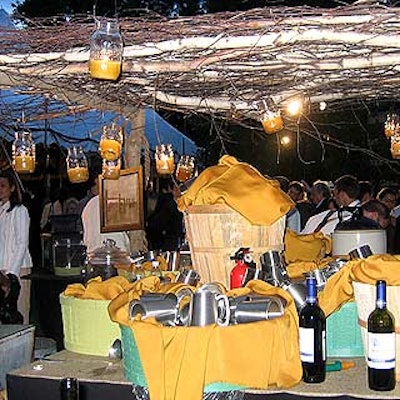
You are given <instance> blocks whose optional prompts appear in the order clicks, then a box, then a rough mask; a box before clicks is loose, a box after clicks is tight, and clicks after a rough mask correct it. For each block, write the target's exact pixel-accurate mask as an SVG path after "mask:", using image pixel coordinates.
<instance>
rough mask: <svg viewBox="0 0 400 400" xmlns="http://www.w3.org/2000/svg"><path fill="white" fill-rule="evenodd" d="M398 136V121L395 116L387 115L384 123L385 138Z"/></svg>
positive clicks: (399, 130) (399, 125)
mask: <svg viewBox="0 0 400 400" xmlns="http://www.w3.org/2000/svg"><path fill="white" fill-rule="evenodd" d="M396 134H400V120H399V116H398V115H397V114H394V113H393V114H388V115H387V116H386V121H385V136H386V137H387V138H390V137H392V136H394V135H396Z"/></svg>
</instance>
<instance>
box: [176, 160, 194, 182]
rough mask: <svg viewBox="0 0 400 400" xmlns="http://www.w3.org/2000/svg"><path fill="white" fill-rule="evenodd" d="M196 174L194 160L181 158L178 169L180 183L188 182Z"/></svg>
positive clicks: (177, 177) (177, 175)
mask: <svg viewBox="0 0 400 400" xmlns="http://www.w3.org/2000/svg"><path fill="white" fill-rule="evenodd" d="M193 173H194V158H193V157H191V156H187V155H183V156H181V158H180V160H179V162H178V165H177V167H176V179H177V181H178V182H181V183H183V182H186V181H187V180H188V179H190V178H191V177H192V176H193Z"/></svg>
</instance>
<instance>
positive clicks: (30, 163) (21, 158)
mask: <svg viewBox="0 0 400 400" xmlns="http://www.w3.org/2000/svg"><path fill="white" fill-rule="evenodd" d="M12 153H13V166H14V168H15V170H16V171H17V172H18V173H20V174H31V173H32V172H34V171H35V158H36V155H35V144H34V143H33V139H32V135H31V133H30V132H29V131H20V132H15V140H14V142H13V145H12Z"/></svg>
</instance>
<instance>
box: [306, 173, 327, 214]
mask: <svg viewBox="0 0 400 400" xmlns="http://www.w3.org/2000/svg"><path fill="white" fill-rule="evenodd" d="M330 198H331V189H330V188H329V185H328V183H327V182H324V181H320V180H318V181H315V182H314V183H313V185H312V188H311V195H310V199H311V201H312V203H313V204H314V207H315V208H314V215H315V214H319V213H320V212H322V211H326V210H328V209H329V199H330Z"/></svg>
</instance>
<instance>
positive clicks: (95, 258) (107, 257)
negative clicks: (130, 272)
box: [88, 239, 131, 265]
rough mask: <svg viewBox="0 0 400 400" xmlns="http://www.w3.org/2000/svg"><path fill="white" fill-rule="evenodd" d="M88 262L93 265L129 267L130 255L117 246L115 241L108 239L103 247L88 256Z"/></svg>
mask: <svg viewBox="0 0 400 400" xmlns="http://www.w3.org/2000/svg"><path fill="white" fill-rule="evenodd" d="M88 261H89V263H90V264H92V265H129V264H131V258H130V257H129V254H128V253H127V252H125V251H123V250H121V249H120V248H119V247H118V246H116V242H115V240H113V239H106V240H104V241H103V245H102V246H100V247H98V248H96V249H94V250H93V251H91V252H90V253H89V254H88Z"/></svg>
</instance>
